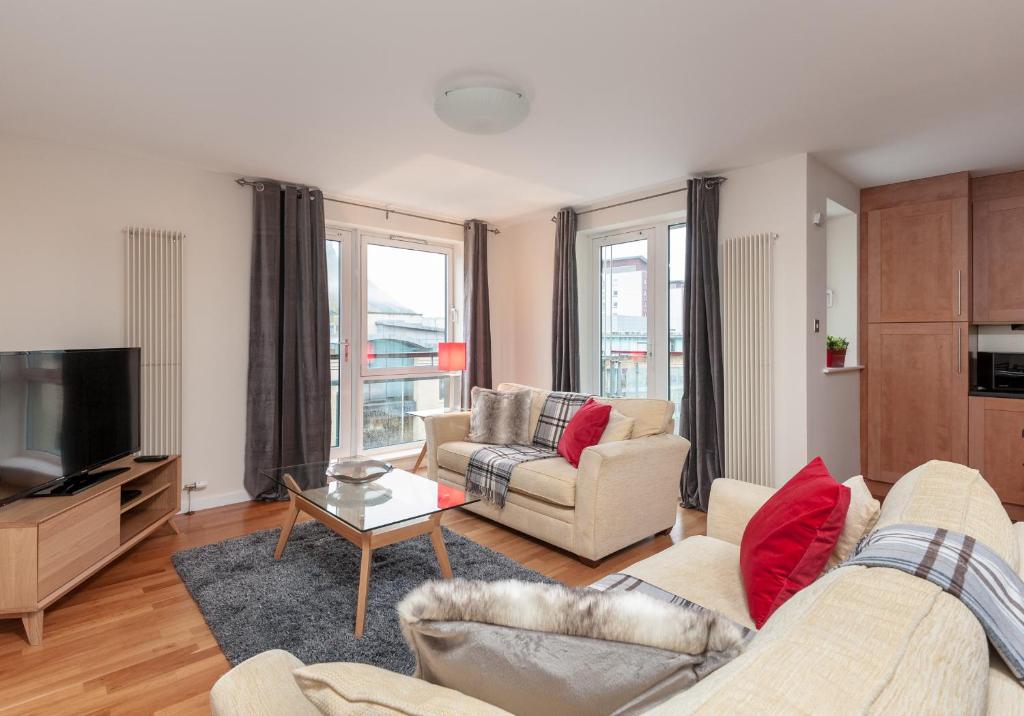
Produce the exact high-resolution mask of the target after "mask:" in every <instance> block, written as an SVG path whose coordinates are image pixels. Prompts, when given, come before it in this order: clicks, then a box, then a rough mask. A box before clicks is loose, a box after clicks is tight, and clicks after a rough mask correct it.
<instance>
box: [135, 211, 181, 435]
mask: <svg viewBox="0 0 1024 716" xmlns="http://www.w3.org/2000/svg"><path fill="white" fill-rule="evenodd" d="M125 236H126V237H127V255H126V261H125V265H126V267H127V273H126V277H125V287H126V317H127V320H126V324H125V340H126V343H127V345H129V346H139V347H141V348H142V376H141V383H142V396H141V404H140V416H141V423H142V424H141V429H142V435H141V439H142V452H143V453H144V454H150V455H153V454H169V455H171V454H178V453H180V452H181V249H182V243H183V239H184V238H185V235H184V234H183V233H181V232H180V231H163V230H159V229H147V228H143V227H138V226H130V227H128V228H127V229H125Z"/></svg>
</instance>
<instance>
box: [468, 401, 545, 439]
mask: <svg viewBox="0 0 1024 716" xmlns="http://www.w3.org/2000/svg"><path fill="white" fill-rule="evenodd" d="M472 398H473V412H472V413H471V414H470V416H469V435H468V436H466V440H468V441H469V442H473V443H486V444H490V445H529V444H530V437H531V436H530V400H531V393H530V391H529V390H490V389H488V388H478V387H476V388H473V395H472Z"/></svg>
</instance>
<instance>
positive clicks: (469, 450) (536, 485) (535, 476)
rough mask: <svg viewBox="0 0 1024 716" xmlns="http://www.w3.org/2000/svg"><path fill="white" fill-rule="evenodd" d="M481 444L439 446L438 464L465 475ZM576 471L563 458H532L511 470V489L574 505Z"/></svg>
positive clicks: (558, 503) (523, 493) (563, 504)
mask: <svg viewBox="0 0 1024 716" xmlns="http://www.w3.org/2000/svg"><path fill="white" fill-rule="evenodd" d="M481 447H486V446H482V445H480V444H479V443H470V442H451V443H445V444H444V445H438V447H437V464H438V465H440V466H441V467H443V468H445V469H447V470H452V471H453V472H457V473H459V474H460V475H465V474H466V468H467V467H469V458H470V456H471V455H472V454H473V453H474V451H476V450H479V449H480V448H481ZM577 474H578V471H577V469H576V468H574V467H573V466H572V465H570V464H569V463H568V462H566V460H565V458H562V457H551V458H545V459H544V460H531V461H530V462H524V463H523V464H521V465H517V466H516V468H515V469H514V470H512V480H511V482H509V485H508V489H509V490H510V491H511V492H518V493H519V494H521V495H528V496H529V497H534V498H536V499H538V500H544V501H546V502H550V503H552V504H555V505H561V506H562V507H573V506H574V505H575V504H576V477H577Z"/></svg>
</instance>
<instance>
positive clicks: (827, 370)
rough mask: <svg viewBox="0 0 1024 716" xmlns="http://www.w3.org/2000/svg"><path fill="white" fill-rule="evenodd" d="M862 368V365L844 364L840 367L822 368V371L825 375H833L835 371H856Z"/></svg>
mask: <svg viewBox="0 0 1024 716" xmlns="http://www.w3.org/2000/svg"><path fill="white" fill-rule="evenodd" d="M862 370H864V366H862V365H844V366H843V367H842V368H823V369H822V371H821V372H822V373H824V374H825V375H833V374H835V373H856V372H858V371H862Z"/></svg>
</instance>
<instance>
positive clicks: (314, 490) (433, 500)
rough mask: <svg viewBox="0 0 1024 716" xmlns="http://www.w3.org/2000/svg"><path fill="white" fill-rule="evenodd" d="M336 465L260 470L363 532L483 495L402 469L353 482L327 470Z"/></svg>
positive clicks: (455, 505) (327, 463) (427, 513)
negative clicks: (472, 494)
mask: <svg viewBox="0 0 1024 716" xmlns="http://www.w3.org/2000/svg"><path fill="white" fill-rule="evenodd" d="M333 463H334V461H331V462H314V463H309V464H307V465H292V466H290V467H280V468H276V469H273V470H261V471H260V472H262V473H263V474H264V475H266V476H267V477H269V478H271V479H272V480H274V482H276V483H278V484H279V485H283V486H284V487H286V488H287V489H288V491H289V492H292V493H294V494H298V495H301V496H302V497H303V498H305V499H306V500H308V501H309V502H311V503H313V504H314V505H316V506H317V507H319V508H320V509H322V510H323V511H324V512H326V513H327V514H329V515H332V516H333V517H337V518H338V519H340V520H342V521H343V522H345V523H346V524H348V525H350V526H352V527H354V528H355V529H357V530H359V531H360V532H368V531H370V530H375V529H379V528H381V527H387V526H389V525H393V524H397V523H399V522H406V521H409V520H414V519H417V518H420V517H427V516H429V515H432V514H434V513H437V512H443V511H445V510H450V509H451V508H453V507H461V506H462V505H468V504H470V503H472V502H478V501H479V499H480V498H478V497H472V496H469V495H467V494H466V493H465V492H463V491H462V490H460V489H458V488H455V487H448V486H447V485H441V484H439V483H437V482H434V481H433V480H430V479H428V478H426V477H421V476H419V475H414V474H412V473H411V472H406V471H405V470H399V469H398V468H392V469H391V470H390V471H389V472H388V473H387V474H385V475H384V476H383V477H381V478H379V479H377V480H374V481H373V482H369V483H365V484H360V485H353V484H350V483H347V482H342V481H341V480H339V479H338V478H336V477H334V476H333V475H329V474H327V470H328V468H329V467H330V466H331V465H332V464H333ZM289 478H290V479H289Z"/></svg>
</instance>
